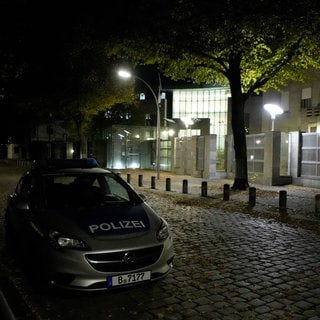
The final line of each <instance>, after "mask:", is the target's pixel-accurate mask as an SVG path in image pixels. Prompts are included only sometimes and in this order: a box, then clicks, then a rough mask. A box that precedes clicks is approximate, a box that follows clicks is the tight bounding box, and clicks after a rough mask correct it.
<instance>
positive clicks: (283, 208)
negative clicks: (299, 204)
mask: <svg viewBox="0 0 320 320" xmlns="http://www.w3.org/2000/svg"><path fill="white" fill-rule="evenodd" d="M279 212H280V214H287V191H286V190H280V192H279Z"/></svg>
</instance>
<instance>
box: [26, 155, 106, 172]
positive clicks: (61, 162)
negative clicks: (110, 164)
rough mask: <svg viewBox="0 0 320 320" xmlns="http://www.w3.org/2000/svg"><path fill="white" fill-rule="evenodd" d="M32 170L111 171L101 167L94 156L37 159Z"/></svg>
mask: <svg viewBox="0 0 320 320" xmlns="http://www.w3.org/2000/svg"><path fill="white" fill-rule="evenodd" d="M31 171H32V172H41V173H42V174H44V173H62V172H63V173H111V171H110V170H106V169H103V168H101V167H99V165H98V162H97V161H96V159H94V158H81V159H45V160H35V161H34V162H33V164H32V168H31Z"/></svg>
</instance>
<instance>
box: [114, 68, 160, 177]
mask: <svg viewBox="0 0 320 320" xmlns="http://www.w3.org/2000/svg"><path fill="white" fill-rule="evenodd" d="M118 75H119V76H120V77H121V78H125V79H128V78H131V77H134V78H136V79H138V80H140V81H142V82H143V83H144V84H145V85H146V86H147V87H148V88H149V90H150V91H151V93H152V95H153V98H154V101H155V104H156V107H157V133H156V170H157V179H160V106H161V89H162V87H161V78H160V74H159V90H158V96H157V95H156V93H155V92H154V90H153V89H152V87H151V86H150V85H149V83H148V82H146V81H145V80H143V79H142V78H140V77H138V76H136V75H134V74H131V73H130V72H128V71H126V70H119V71H118Z"/></svg>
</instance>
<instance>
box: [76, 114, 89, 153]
mask: <svg viewBox="0 0 320 320" xmlns="http://www.w3.org/2000/svg"><path fill="white" fill-rule="evenodd" d="M76 124H77V131H78V137H79V142H80V158H81V159H82V158H87V156H88V152H87V150H88V139H87V137H86V135H85V134H84V128H83V121H79V119H78V121H77V122H76Z"/></svg>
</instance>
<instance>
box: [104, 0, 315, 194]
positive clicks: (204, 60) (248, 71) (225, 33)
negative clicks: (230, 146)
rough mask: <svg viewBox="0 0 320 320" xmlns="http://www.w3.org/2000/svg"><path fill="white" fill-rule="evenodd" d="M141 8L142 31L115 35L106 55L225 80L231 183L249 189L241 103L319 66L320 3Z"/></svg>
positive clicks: (232, 0) (177, 75)
mask: <svg viewBox="0 0 320 320" xmlns="http://www.w3.org/2000/svg"><path fill="white" fill-rule="evenodd" d="M139 10H140V11H139V12H140V13H141V15H142V16H143V17H144V28H143V27H142V28H140V29H139V30H137V29H136V28H134V32H131V33H130V32H128V33H127V34H126V36H125V37H122V39H121V38H118V39H117V40H116V45H112V47H110V48H108V50H109V51H108V52H109V53H110V54H111V55H115V56H117V57H122V58H124V57H125V58H128V59H130V60H131V61H132V62H133V63H134V64H135V65H139V64H156V65H157V66H158V67H159V69H160V70H161V71H162V72H163V73H164V74H165V75H166V76H168V77H171V78H172V79H174V80H187V81H190V82H192V83H198V84H202V83H209V84H220V85H221V84H224V85H225V84H228V85H229V86H230V89H231V96H232V106H231V107H232V110H231V111H232V129H233V134H234V147H235V158H236V177H235V182H234V186H233V187H234V188H235V189H244V188H246V187H247V186H248V177H247V154H246V139H245V134H246V132H245V126H244V103H245V101H246V100H247V99H248V97H250V96H251V95H253V94H255V93H260V92H263V91H265V90H266V89H268V88H270V87H272V88H276V89H279V88H281V86H283V85H286V83H287V81H289V80H298V81H304V80H305V79H307V74H308V71H309V70H310V69H311V68H316V69H319V68H320V56H319V55H318V53H317V52H318V51H319V32H318V30H319V16H320V15H319V10H320V9H319V4H318V3H317V2H316V1H313V0H306V1H302V0H298V1H294V2H292V1H288V0H284V1H282V0H281V1H280V0H275V1H271V0H257V1H249V0H243V1H240V0H221V1H212V0H199V1H193V0H176V1H155V2H154V6H153V7H152V8H150V7H146V8H145V7H139ZM143 10H145V12H144V11H143ZM136 25H139V24H136ZM141 26H143V24H141ZM146 26H147V27H146ZM155 30H156V32H155Z"/></svg>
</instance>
